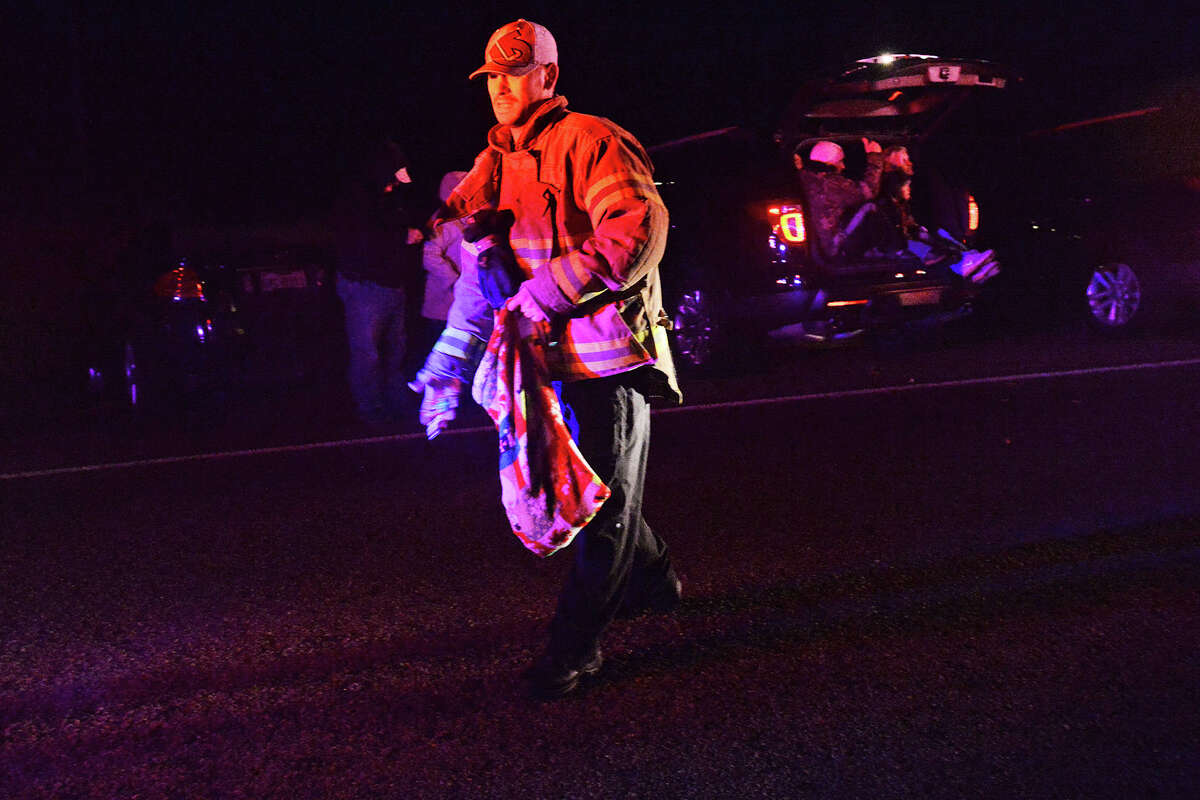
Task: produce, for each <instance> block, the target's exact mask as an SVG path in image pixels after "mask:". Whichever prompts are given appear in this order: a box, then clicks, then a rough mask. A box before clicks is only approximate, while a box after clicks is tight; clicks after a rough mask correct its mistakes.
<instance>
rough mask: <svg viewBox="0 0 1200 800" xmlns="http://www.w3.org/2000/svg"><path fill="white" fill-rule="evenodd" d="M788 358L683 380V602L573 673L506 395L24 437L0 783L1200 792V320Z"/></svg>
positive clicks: (6, 604)
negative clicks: (438, 424)
mask: <svg viewBox="0 0 1200 800" xmlns="http://www.w3.org/2000/svg"><path fill="white" fill-rule="evenodd" d="M776 356H777V357H776V359H774V363H773V365H772V366H771V367H770V368H763V369H760V370H758V371H756V372H753V373H750V374H745V373H743V374H739V375H736V376H731V377H718V378H715V379H710V380H703V381H701V380H695V381H693V382H692V383H691V384H690V385H689V387H687V388H688V391H689V405H688V406H685V407H684V408H683V409H681V410H678V411H671V412H662V413H659V414H657V415H656V416H655V421H654V426H655V428H654V434H653V435H654V443H653V446H652V457H651V470H650V480H649V486H648V489H647V502H646V513H647V517H648V519H649V520H650V522H651V524H653V525H655V526H656V528H657V529H658V530H659V531H660V532H661V533H662V534H663V535H664V537H665V538H666V539H667V540H668V542H669V543H670V545H671V547H672V550H673V552H674V554H675V559H676V562H677V565H678V568H679V569H680V571H681V573H682V575H683V578H684V582H685V592H686V595H687V599H686V602H685V605H684V607H683V608H682V609H681V610H680V611H679V612H678V613H677V614H675V615H673V616H670V617H648V618H642V619H639V620H633V621H629V622H622V623H617V624H615V625H614V626H613V628H612V629H611V631H610V634H609V636H608V638H607V639H606V641H605V644H604V647H605V652H606V655H607V659H608V660H607V663H606V666H605V669H604V671H603V673H602V674H601V676H600V679H599V680H598V681H597V682H595V683H594V684H592V685H589V686H588V687H586V689H585V690H584V691H582V692H580V693H579V695H578V696H575V697H571V698H568V699H566V700H564V701H560V702H558V703H551V704H546V703H537V702H533V701H531V700H529V699H527V698H526V697H525V695H524V693H523V688H522V686H521V683H520V681H519V679H518V677H517V676H518V674H519V672H520V671H521V669H523V668H524V666H526V664H527V663H528V662H529V661H530V660H531V659H532V658H533V657H534V656H535V655H536V653H537V652H538V648H539V647H540V645H541V644H542V637H543V632H544V628H545V624H546V622H547V620H548V617H549V614H550V612H551V611H552V608H553V598H554V596H555V593H556V591H557V587H558V586H559V585H560V583H561V581H562V578H563V575H564V571H565V568H566V566H567V563H566V561H565V559H563V558H561V557H557V558H550V559H548V560H545V561H542V560H538V559H537V558H535V557H534V556H532V555H530V554H529V553H527V552H526V551H524V550H523V549H522V548H521V547H520V545H519V544H518V542H517V541H516V539H515V538H514V537H513V536H512V535H511V534H510V533H509V532H508V531H507V530H506V528H505V523H504V518H503V514H502V512H501V510H500V508H499V504H498V502H497V494H498V492H497V481H496V477H495V473H494V447H495V445H494V437H493V436H492V435H489V433H488V432H487V431H486V430H479V429H477V428H476V427H475V426H476V425H477V424H478V422H479V420H478V419H474V420H472V419H467V420H465V421H464V423H463V425H462V426H461V427H460V428H459V429H458V430H457V431H456V432H453V433H452V434H449V435H446V436H444V437H443V438H441V439H439V440H438V441H437V442H434V443H432V444H431V443H426V442H424V441H423V440H421V439H420V438H419V437H417V436H415V435H410V434H411V433H412V430H411V427H412V426H409V427H405V426H399V427H398V428H397V429H396V430H393V431H386V430H385V431H380V430H372V431H364V430H362V429H356V428H355V427H354V426H353V425H352V423H350V422H348V421H346V420H345V419H343V418H341V417H339V415H338V413H337V411H336V408H335V406H336V403H333V402H332V401H331V400H330V399H329V397H328V396H326V397H325V398H324V399H323V400H321V399H315V398H314V396H313V395H311V394H304V395H299V396H296V397H289V398H288V399H287V403H284V402H282V401H280V400H279V399H278V398H276V401H275V402H274V404H273V405H271V406H270V407H269V408H266V409H262V408H260V409H258V411H257V412H256V411H255V409H254V408H243V409H241V410H239V411H238V412H237V413H236V414H234V415H232V416H231V418H229V419H226V420H224V421H223V422H222V423H221V424H219V425H211V426H207V427H204V426H196V425H187V426H184V428H182V429H178V428H173V427H172V426H171V425H170V424H168V422H169V421H163V420H159V421H157V422H154V423H141V422H139V423H135V422H131V421H129V420H123V421H122V420H118V421H116V422H113V421H112V420H107V419H106V420H96V419H94V418H87V419H86V420H84V422H86V424H84V422H80V421H79V420H77V421H76V423H75V424H73V425H72V424H63V425H59V426H56V427H55V428H54V429H52V430H51V429H45V430H32V429H31V430H27V431H23V432H20V434H19V435H13V436H10V438H9V440H8V442H7V443H6V445H5V448H6V449H5V451H4V452H5V457H6V461H5V468H4V472H3V474H2V475H0V541H2V543H3V547H2V548H0V619H2V620H3V623H0V624H2V626H3V627H2V628H0V630H2V631H3V633H2V636H0V796H3V797H12V798H41V797H63V798H133V797H141V798H155V797H247V798H274V797H287V798H325V797H330V798H387V797H405V798H408V797H588V798H590V797H598V798H599V797H603V798H609V797H703V798H708V797H722V798H723V797H737V798H741V797H829V798H843V797H879V798H884V797H897V798H909V797H947V798H950V797H955V798H958V797H1005V798H1008V797H1055V798H1064V797H1066V798H1069V797H1079V798H1093V797H1112V798H1118V797H1120V798H1128V797H1164V798H1166V797H1171V798H1175V797H1178V798H1184V797H1194V796H1196V795H1197V792H1198V791H1200V655H1197V653H1200V624H1198V622H1200V591H1198V588H1197V587H1200V580H1198V579H1200V492H1198V491H1197V489H1198V487H1200V459H1197V458H1196V455H1195V450H1196V443H1197V442H1198V441H1200V436H1198V434H1200V399H1198V398H1200V391H1198V390H1200V339H1197V338H1189V337H1179V338H1171V337H1158V336H1152V337H1143V338H1141V339H1137V340H1133V341H1129V342H1118V343H1097V342H1096V341H1095V340H1093V339H1091V338H1090V337H1087V336H1084V335H1083V334H1082V333H1081V332H1079V331H1074V330H1063V331H1057V332H1051V333H1045V332H1042V333H1036V334H1023V335H1021V336H1014V337H1010V338H1006V339H990V340H987V341H983V342H951V343H948V344H933V343H929V342H915V343H913V342H900V343H891V344H886V345H884V346H882V347H881V348H877V349H871V348H858V349H854V350H850V351H846V352H820V353H811V352H792V351H784V352H779V353H777V354H776ZM256 414H257V415H256ZM81 419H83V418H81ZM289 447H291V448H292V449H278V448H289ZM230 450H242V451H245V452H242V453H241V454H239V455H229V454H228V452H229V451H230ZM197 455H200V456H202V457H200V458H195V457H194V456H197ZM133 462H136V463H133ZM106 464H107V465H109V466H105V465H106ZM113 464H117V466H112V465H113ZM79 467H85V468H86V469H77V468H79ZM54 470H60V471H54Z"/></svg>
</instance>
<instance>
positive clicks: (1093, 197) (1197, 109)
mask: <svg viewBox="0 0 1200 800" xmlns="http://www.w3.org/2000/svg"><path fill="white" fill-rule="evenodd" d="M1154 100H1155V102H1150V103H1147V104H1139V105H1136V106H1133V107H1123V108H1122V107H1118V109H1117V110H1115V111H1112V110H1109V112H1108V113H1104V114H1098V115H1095V116H1088V117H1086V118H1084V119H1075V120H1071V121H1066V122H1057V123H1052V124H1050V125H1049V126H1048V127H1042V128H1040V129H1038V130H1034V131H1031V132H1029V133H1027V134H1025V135H1024V136H1022V137H1020V139H1019V140H1017V141H1016V142H1015V149H1014V152H1013V160H1012V161H1011V162H1010V164H1009V165H1008V166H1007V167H1006V169H1007V170H1009V171H1011V172H1013V173H1015V174H1019V175H1020V180H1019V181H1017V182H1015V183H1014V185H1011V186H1008V187H1003V188H1001V189H1000V190H999V191H997V192H996V193H995V195H994V203H993V205H994V207H995V209H996V210H997V214H996V218H997V219H998V220H1001V221H1002V222H1003V225H1004V227H1005V229H1004V230H1003V231H1002V232H1000V233H999V235H1001V236H1002V237H1003V239H1004V241H1005V243H1006V245H1005V253H1006V255H1008V256H1011V261H1012V264H1013V266H1014V267H1015V268H1014V269H1012V270H1010V271H1009V274H1008V275H1006V276H1005V277H1006V278H1007V280H1006V283H1005V289H1006V291H1008V292H1011V293H1012V294H1013V300H1014V303H1013V306H1014V307H1021V306H1025V307H1028V306H1030V305H1033V304H1036V305H1040V306H1042V307H1043V308H1044V310H1045V312H1047V313H1049V314H1052V315H1054V316H1065V315H1068V314H1074V313H1082V314H1083V316H1084V317H1085V318H1086V320H1087V321H1088V322H1089V323H1090V324H1091V326H1092V327H1093V328H1094V329H1096V330H1098V331H1101V332H1104V333H1109V334H1118V333H1124V332H1129V331H1134V330H1137V329H1139V328H1143V327H1145V326H1147V325H1153V324H1155V323H1171V322H1177V321H1180V320H1189V319H1190V320H1192V321H1195V320H1197V319H1200V315H1198V314H1197V307H1198V306H1200V302H1198V301H1200V145H1197V143H1196V141H1195V137H1193V136H1191V135H1190V134H1189V131H1190V130H1191V129H1192V128H1194V126H1195V123H1196V120H1197V119H1200V98H1198V97H1197V96H1196V94H1195V93H1194V90H1191V91H1182V92H1176V93H1174V95H1173V96H1165V97H1158V98H1154ZM1005 305H1006V306H1008V305H1009V304H1008V303H1006V304H1005Z"/></svg>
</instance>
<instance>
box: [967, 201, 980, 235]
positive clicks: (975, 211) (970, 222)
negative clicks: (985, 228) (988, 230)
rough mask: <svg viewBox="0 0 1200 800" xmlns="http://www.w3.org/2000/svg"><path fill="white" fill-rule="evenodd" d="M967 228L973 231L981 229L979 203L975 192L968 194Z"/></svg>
mask: <svg viewBox="0 0 1200 800" xmlns="http://www.w3.org/2000/svg"><path fill="white" fill-rule="evenodd" d="M967 230H968V231H970V232H971V233H974V232H975V231H977V230H979V203H977V202H975V195H973V194H969V195H967Z"/></svg>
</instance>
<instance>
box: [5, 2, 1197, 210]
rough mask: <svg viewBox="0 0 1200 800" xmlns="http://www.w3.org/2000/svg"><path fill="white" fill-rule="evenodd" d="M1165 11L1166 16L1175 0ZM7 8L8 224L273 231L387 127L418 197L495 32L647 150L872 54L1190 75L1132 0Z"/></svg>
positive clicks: (312, 205) (1053, 98) (1044, 83)
mask: <svg viewBox="0 0 1200 800" xmlns="http://www.w3.org/2000/svg"><path fill="white" fill-rule="evenodd" d="M1163 5H1164V6H1168V5H1170V6H1171V7H1172V8H1178V7H1176V6H1174V4H1163ZM30 6H31V7H28V8H26V9H24V10H19V11H17V12H16V13H15V14H13V15H9V24H8V25H7V26H6V27H8V29H9V31H10V35H12V34H15V41H12V42H10V43H9V45H8V46H7V47H6V48H5V50H6V55H5V59H6V60H7V61H8V62H9V63H8V64H7V65H6V69H5V73H6V76H7V77H6V82H7V83H8V84H9V86H10V87H12V88H14V89H15V92H14V94H15V102H13V103H11V104H10V107H9V110H8V112H7V113H6V114H5V116H6V117H7V119H8V125H9V127H10V129H9V131H8V132H7V133H8V136H9V138H10V141H9V142H8V143H7V146H6V147H5V148H4V154H5V155H4V158H5V160H6V161H7V162H8V163H7V164H6V166H7V168H8V171H10V172H11V173H13V180H9V181H8V182H7V183H8V185H9V186H10V187H11V188H12V189H16V191H12V190H10V191H9V192H7V193H5V195H4V200H3V202H4V204H5V206H6V208H5V211H7V212H8V213H9V214H10V215H11V214H18V215H22V216H23V215H28V214H33V215H35V216H38V217H46V216H52V217H53V216H58V215H62V214H66V213H68V212H71V213H73V214H77V215H78V214H82V215H83V216H85V217H91V218H95V217H96V216H105V215H118V216H128V215H130V214H134V215H138V216H145V215H153V216H162V215H167V216H169V217H171V218H173V219H174V220H177V221H184V222H210V221H211V222H249V221H283V220H294V219H296V218H297V217H304V216H310V215H313V214H319V213H320V212H321V211H323V210H324V208H325V207H326V206H327V205H328V202H329V194H330V191H331V185H332V183H333V181H334V178H335V175H336V174H337V171H338V169H339V154H342V153H345V152H346V151H347V150H348V149H353V147H354V142H355V141H356V140H357V139H358V138H360V137H361V136H363V135H370V134H373V133H375V132H379V131H386V132H390V133H393V134H394V135H395V136H396V137H397V138H398V139H399V140H400V141H401V143H402V144H403V146H404V147H405V148H406V149H407V150H408V151H409V154H410V157H411V158H412V160H413V161H414V169H413V173H414V174H415V176H416V177H417V178H418V180H419V181H420V182H421V184H422V186H423V187H425V188H427V189H428V193H432V190H433V186H435V185H436V180H437V178H438V177H439V176H440V174H441V173H442V172H444V171H445V170H448V169H453V168H459V169H465V168H467V167H469V166H470V163H471V160H472V158H473V157H474V155H475V154H476V153H477V152H478V150H479V149H480V146H481V144H482V141H483V133H484V131H485V130H486V128H487V127H488V126H489V125H490V124H491V122H492V120H491V116H490V112H489V107H488V104H487V100H486V93H485V91H484V89H483V87H482V85H480V84H479V83H478V82H476V83H471V82H468V81H467V80H466V75H467V73H468V72H470V71H471V70H472V69H474V68H475V67H476V66H478V64H479V63H480V61H481V54H482V51H483V44H484V42H485V41H486V39H487V36H488V35H489V33H490V32H491V31H492V30H493V29H494V28H495V27H497V26H498V25H500V24H502V23H504V22H505V21H508V20H510V19H512V18H515V17H517V16H521V15H523V16H526V17H528V18H530V19H533V20H535V21H538V22H542V23H543V24H545V25H547V26H548V27H549V28H550V30H551V31H552V32H554V34H555V36H556V38H557V40H558V43H559V49H560V53H561V63H562V79H561V82H560V90H561V91H562V93H563V94H565V95H567V97H568V98H569V99H570V100H571V103H572V106H573V107H574V108H576V109H579V110H585V111H592V112H595V113H601V114H603V115H605V116H609V117H611V118H613V119H614V120H616V121H617V122H619V123H620V124H622V125H624V126H625V127H627V128H629V129H630V130H632V131H633V132H634V133H635V134H636V135H638V136H639V138H641V140H642V141H643V143H644V144H647V145H653V144H655V143H658V142H662V141H666V140H670V139H673V138H676V137H681V136H685V135H688V134H691V133H695V132H698V131H703V130H708V129H712V128H719V127H723V126H727V125H733V124H747V123H749V124H759V125H772V124H773V123H774V122H775V121H776V118H777V116H778V114H779V113H780V111H781V109H782V106H783V104H784V102H785V101H786V98H787V96H788V94H789V93H790V91H791V89H792V88H794V86H795V85H796V83H797V82H798V81H800V80H802V79H804V78H806V77H810V76H811V75H812V74H813V73H815V72H820V71H822V70H829V69H830V68H833V67H836V66H838V65H841V64H843V63H846V62H849V61H852V60H854V59H856V58H862V57H865V56H869V55H875V54H878V53H880V52H884V51H889V50H890V51H894V52H919V53H936V54H939V55H946V56H952V55H969V56H972V57H981V58H987V59H993V60H997V61H1001V62H1004V63H1008V64H1011V65H1013V66H1014V67H1016V68H1017V69H1018V70H1020V71H1021V72H1022V73H1023V74H1025V75H1026V77H1027V84H1028V85H1030V86H1032V87H1033V88H1034V90H1035V91H1036V92H1038V93H1044V94H1045V96H1046V97H1047V99H1048V101H1049V104H1050V105H1051V106H1055V107H1058V108H1060V109H1061V110H1062V112H1063V116H1064V117H1070V116H1071V115H1073V114H1077V113H1092V112H1095V113H1105V112H1107V111H1109V110H1113V109H1117V108H1120V107H1123V106H1125V105H1127V104H1128V103H1130V102H1136V98H1137V95H1141V94H1146V93H1151V92H1154V91H1157V90H1158V89H1160V88H1162V87H1163V86H1165V85H1168V84H1171V83H1175V82H1183V79H1186V78H1188V77H1192V76H1194V74H1195V73H1196V68H1195V67H1196V65H1195V63H1194V56H1193V55H1192V54H1191V53H1190V52H1189V51H1190V50H1191V47H1190V43H1192V42H1194V41H1196V40H1197V38H1198V36H1197V34H1200V26H1198V23H1197V21H1196V18H1195V16H1194V15H1191V16H1190V17H1189V15H1187V14H1186V12H1184V11H1181V10H1173V11H1163V10H1159V11H1155V10H1151V9H1147V8H1143V7H1141V6H1140V4H1137V3H1119V4H1103V3H1099V4H1097V3H1083V2H1078V0H1071V2H1067V3H1056V4H1050V7H1047V6H1046V4H1043V3H1032V2H1018V3H1006V4H997V5H995V6H988V5H980V4H977V3H952V4H944V5H939V4H934V3H925V4H913V3H898V2H893V3H816V2H793V3H786V4H785V3H746V4H742V3H736V4H735V3H708V4H696V3H687V4H685V3H678V2H666V3H595V2H591V3H582V2H576V1H574V0H559V1H558V2H528V3H504V2H490V3H489V2H479V3H461V2H445V3H437V2H429V3H422V4H419V5H418V4H409V5H401V6H396V5H394V4H391V3H367V4H357V3H345V2H341V3H334V2H308V3H271V4H268V3H263V2H250V3H244V2H242V3H231V2H213V3H201V4H196V3H174V2H164V3H144V2H143V3H128V4H112V5H110V4H104V3H102V4H84V3H77V2H63V0H50V1H49V2H45V3H39V4H37V5H36V6H34V5H33V4H30Z"/></svg>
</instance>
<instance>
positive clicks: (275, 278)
mask: <svg viewBox="0 0 1200 800" xmlns="http://www.w3.org/2000/svg"><path fill="white" fill-rule="evenodd" d="M259 285H260V286H261V287H262V291H264V292H274V291H276V290H277V289H306V288H308V276H307V275H306V274H305V273H304V270H302V269H297V270H292V271H291V272H263V273H261V274H260V275H259Z"/></svg>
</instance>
